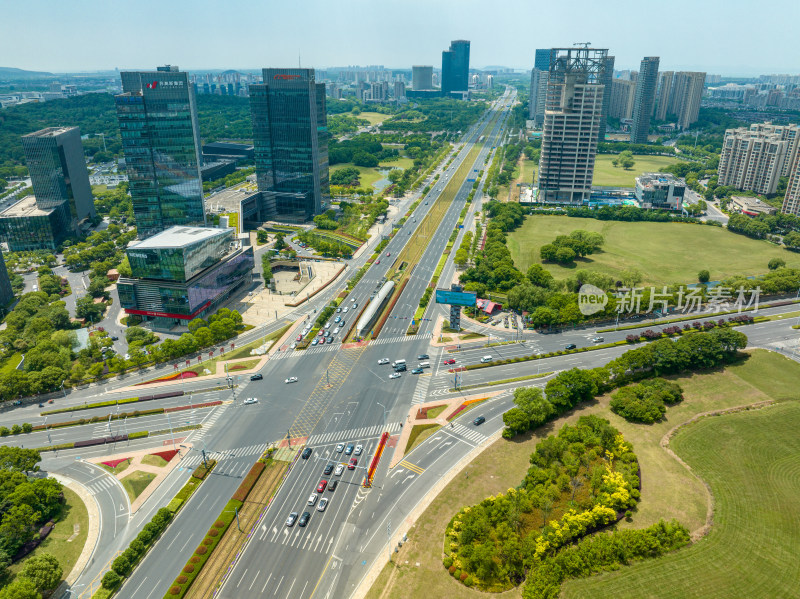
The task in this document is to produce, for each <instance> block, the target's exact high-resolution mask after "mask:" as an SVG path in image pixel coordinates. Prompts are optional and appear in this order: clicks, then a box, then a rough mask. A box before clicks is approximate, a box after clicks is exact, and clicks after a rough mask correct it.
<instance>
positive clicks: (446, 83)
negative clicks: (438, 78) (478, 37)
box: [442, 40, 469, 96]
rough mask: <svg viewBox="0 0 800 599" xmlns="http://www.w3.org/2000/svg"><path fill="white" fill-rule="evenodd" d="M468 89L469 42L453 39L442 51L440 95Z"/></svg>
mask: <svg viewBox="0 0 800 599" xmlns="http://www.w3.org/2000/svg"><path fill="white" fill-rule="evenodd" d="M467 90H469V42H468V41H467V40H455V41H453V42H450V49H449V50H445V51H444V52H442V95H445V96H446V95H447V94H449V93H450V92H465V91H467Z"/></svg>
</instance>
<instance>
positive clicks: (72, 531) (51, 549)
mask: <svg viewBox="0 0 800 599" xmlns="http://www.w3.org/2000/svg"><path fill="white" fill-rule="evenodd" d="M64 499H65V500H66V503H64V504H63V505H62V507H61V513H60V514H59V515H58V516H56V517H55V518H54V520H55V522H56V525H55V528H53V530H52V531H50V534H49V535H47V538H46V539H45V540H44V541H42V544H41V545H39V546H38V547H37V548H36V549H34V550H33V552H31V553H29V554H28V555H27V556H26V557H25V559H22V560H20V561H18V562H17V563H16V564H14V565H13V566H11V567H10V568H9V571H10V572H11V574H12V575H16V574H17V573H18V572H19V571H20V570H22V568H23V566H24V565H25V562H26V561H27V560H28V559H30V558H31V557H33V556H35V555H41V554H42V553H49V554H51V555H54V556H55V557H56V559H57V560H58V563H59V564H60V565H61V569H62V570H63V572H64V573H63V575H62V576H63V577H66V576H67V574H69V573H70V571H71V570H72V568H73V567H74V566H75V563H76V562H77V561H78V557H79V556H80V554H81V551H83V546H84V544H85V543H86V538H87V536H88V534H89V512H88V511H87V510H86V505H85V504H84V503H83V501H81V499H80V497H78V494H77V493H75V492H74V491H72V490H70V489H68V488H66V487H64ZM76 528H77V530H76ZM76 532H77V534H76ZM73 535H75V536H74V537H73ZM9 581H10V579H9Z"/></svg>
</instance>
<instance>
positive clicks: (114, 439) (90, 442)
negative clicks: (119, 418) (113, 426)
mask: <svg viewBox="0 0 800 599" xmlns="http://www.w3.org/2000/svg"><path fill="white" fill-rule="evenodd" d="M202 426H203V425H202V424H190V425H187V426H179V427H176V428H173V429H164V430H159V431H137V432H135V433H130V434H129V435H112V436H109V437H98V438H96V439H87V440H86V441H75V442H74V443H61V444H60V445H48V446H46V447H36V448H35V449H36V451H40V452H41V451H59V450H61V449H79V448H81V447H92V446H94V445H104V444H106V443H121V442H122V441H133V440H134V439H144V438H145V437H157V436H158V435H169V434H172V433H182V432H184V431H193V430H197V429H199V428H202Z"/></svg>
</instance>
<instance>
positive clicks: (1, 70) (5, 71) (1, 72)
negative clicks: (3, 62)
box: [0, 67, 55, 80]
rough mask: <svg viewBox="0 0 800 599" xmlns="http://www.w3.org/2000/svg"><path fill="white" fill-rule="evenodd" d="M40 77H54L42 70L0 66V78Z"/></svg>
mask: <svg viewBox="0 0 800 599" xmlns="http://www.w3.org/2000/svg"><path fill="white" fill-rule="evenodd" d="M42 77H55V75H53V73H45V72H44V71H24V70H22V69H14V68H11V67H0V79H11V80H14V79H41V78H42Z"/></svg>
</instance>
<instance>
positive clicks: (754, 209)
mask: <svg viewBox="0 0 800 599" xmlns="http://www.w3.org/2000/svg"><path fill="white" fill-rule="evenodd" d="M728 208H729V209H730V210H736V211H737V212H741V213H742V214H746V215H747V216H758V215H759V214H775V213H776V212H777V211H778V209H777V208H775V206H770V205H769V204H767V203H766V202H762V201H761V200H759V199H758V198H754V197H751V196H731V199H730V202H728Z"/></svg>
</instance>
